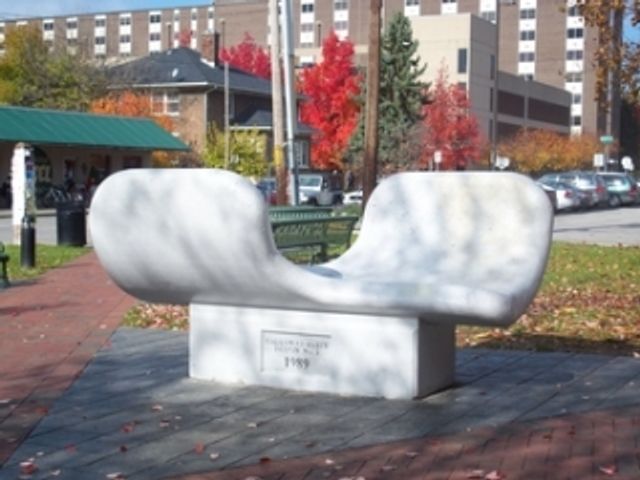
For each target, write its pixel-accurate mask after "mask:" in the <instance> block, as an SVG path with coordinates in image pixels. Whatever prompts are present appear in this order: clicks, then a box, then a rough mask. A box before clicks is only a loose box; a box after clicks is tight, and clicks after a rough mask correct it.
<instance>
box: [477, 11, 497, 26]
mask: <svg viewBox="0 0 640 480" xmlns="http://www.w3.org/2000/svg"><path fill="white" fill-rule="evenodd" d="M480 16H481V17H482V18H484V19H485V20H486V21H487V22H492V23H496V12H495V11H494V10H491V11H489V12H480Z"/></svg>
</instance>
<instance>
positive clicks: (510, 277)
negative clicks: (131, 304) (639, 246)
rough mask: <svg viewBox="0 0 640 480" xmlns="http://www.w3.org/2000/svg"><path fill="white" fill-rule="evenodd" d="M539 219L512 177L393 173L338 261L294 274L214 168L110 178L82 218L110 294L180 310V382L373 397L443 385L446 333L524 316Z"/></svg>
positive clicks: (527, 184)
mask: <svg viewBox="0 0 640 480" xmlns="http://www.w3.org/2000/svg"><path fill="white" fill-rule="evenodd" d="M552 223H553V215H552V211H551V207H550V205H549V201H548V199H547V198H546V196H545V195H544V193H543V192H542V191H541V190H540V189H539V187H537V186H536V185H535V183H534V182H532V181H531V180H530V179H528V178H527V177H524V176H521V175H517V174H513V173H497V172H447V173H445V172H443V173H427V172H412V173H402V174H398V175H395V176H392V177H389V178H388V179H385V180H384V181H382V182H381V184H380V185H379V186H378V187H377V188H376V190H375V191H374V193H373V195H372V198H371V199H370V202H369V204H368V205H367V208H366V211H365V212H364V217H363V221H362V226H361V229H360V234H359V236H358V239H357V240H356V241H355V243H354V244H353V245H352V246H351V248H350V249H349V250H348V251H347V252H345V253H344V254H343V255H342V256H340V257H339V258H337V259H335V260H333V261H330V262H328V263H325V264H322V265H318V266H313V267H301V266H298V265H295V264H292V263H291V262H289V261H288V260H287V259H285V258H284V257H283V256H282V255H281V254H280V253H279V252H278V250H277V249H276V246H275V243H274V241H273V237H272V232H271V228H270V225H269V216H268V207H267V205H266V204H265V202H264V200H263V198H262V197H261V196H260V194H259V192H258V191H257V189H256V188H255V187H254V186H253V185H252V184H251V183H249V182H247V181H246V180H244V179H243V178H241V177H239V176H237V175H235V174H233V173H229V172H226V171H221V170H211V169H207V170H197V169H185V170H177V169H170V170H127V171H124V172H121V173H117V174H114V175H112V176H110V177H109V178H107V179H106V181H105V182H103V183H102V185H101V186H100V188H99V189H98V191H97V192H96V195H95V197H94V199H93V202H92V205H91V212H90V228H91V232H92V238H93V243H94V246H95V250H96V252H97V254H98V256H99V258H100V260H101V261H102V263H103V265H104V266H105V268H106V270H107V272H108V273H109V274H110V275H111V277H112V278H113V279H114V280H115V282H116V283H117V284H118V285H120V286H121V287H122V288H123V289H124V290H126V291H128V292H129V293H131V294H132V295H134V296H137V297H138V298H141V299H144V300H146V301H151V302H163V303H181V304H189V305H190V334H189V335H190V359H189V362H190V363H189V364H190V374H191V376H193V377H197V378H206V379H213V380H218V381H223V382H245V383H257V384H265V385H272V386H280V387H286V388H294V389H307V390H321V391H329V392H334V393H346V394H360V395H374V396H385V397H388V398H412V397H416V396H423V395H426V394H429V393H431V392H434V391H436V390H439V389H442V388H445V387H446V386H448V385H450V384H451V383H452V382H453V375H454V364H455V347H454V333H455V325H456V324H471V325H487V326H507V325H509V324H511V323H512V322H514V321H515V320H516V319H517V318H518V317H519V316H520V315H521V314H522V313H523V312H524V311H525V310H526V308H527V307H528V305H529V304H530V302H531V301H532V299H533V297H534V295H535V293H536V291H537V289H538V286H539V284H540V281H541V279H542V276H543V273H544V269H545V266H546V262H547V256H548V251H549V247H550V241H551V231H552Z"/></svg>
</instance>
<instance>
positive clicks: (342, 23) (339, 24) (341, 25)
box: [333, 20, 349, 30]
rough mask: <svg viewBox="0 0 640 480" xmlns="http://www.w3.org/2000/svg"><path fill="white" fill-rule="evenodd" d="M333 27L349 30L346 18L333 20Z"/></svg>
mask: <svg viewBox="0 0 640 480" xmlns="http://www.w3.org/2000/svg"><path fill="white" fill-rule="evenodd" d="M333 29H334V30H349V22H347V21H346V20H343V21H339V22H333Z"/></svg>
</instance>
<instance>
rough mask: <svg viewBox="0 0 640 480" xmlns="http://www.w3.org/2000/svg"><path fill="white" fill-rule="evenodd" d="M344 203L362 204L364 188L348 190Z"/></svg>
mask: <svg viewBox="0 0 640 480" xmlns="http://www.w3.org/2000/svg"><path fill="white" fill-rule="evenodd" d="M342 203H343V204H344V205H362V190H353V191H351V192H346V193H345V194H344V195H343V197H342Z"/></svg>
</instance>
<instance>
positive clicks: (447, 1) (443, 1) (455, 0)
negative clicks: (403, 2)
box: [416, 0, 458, 5]
mask: <svg viewBox="0 0 640 480" xmlns="http://www.w3.org/2000/svg"><path fill="white" fill-rule="evenodd" d="M457 1H458V0H442V3H443V4H446V3H456V2H457ZM418 3H420V2H419V0H416V5H418Z"/></svg>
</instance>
